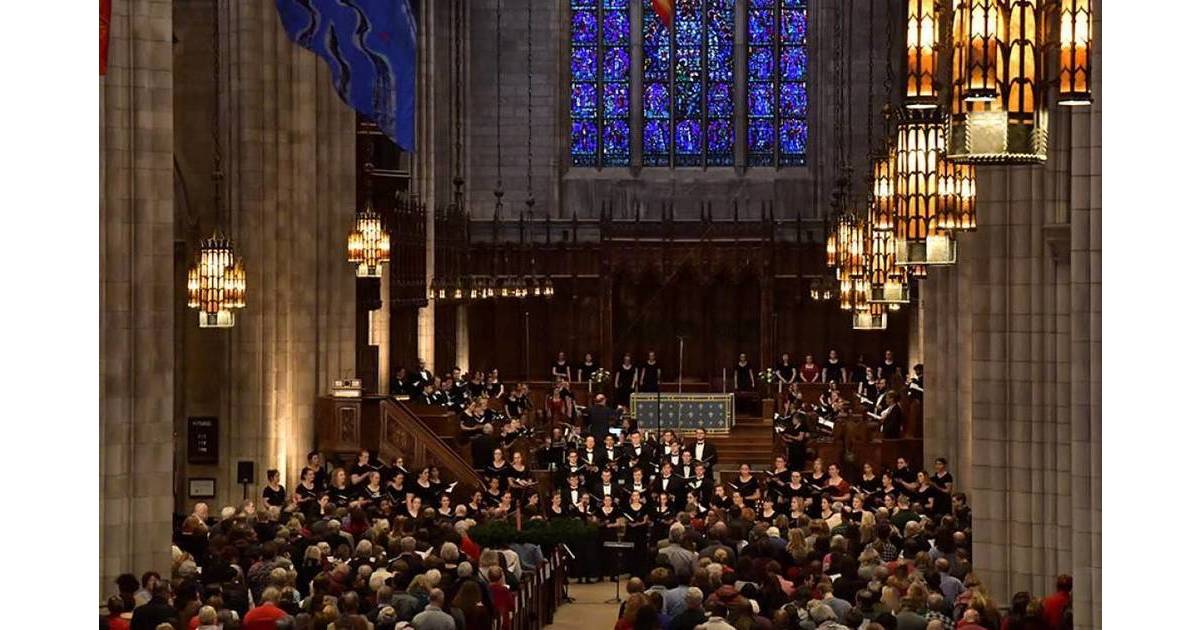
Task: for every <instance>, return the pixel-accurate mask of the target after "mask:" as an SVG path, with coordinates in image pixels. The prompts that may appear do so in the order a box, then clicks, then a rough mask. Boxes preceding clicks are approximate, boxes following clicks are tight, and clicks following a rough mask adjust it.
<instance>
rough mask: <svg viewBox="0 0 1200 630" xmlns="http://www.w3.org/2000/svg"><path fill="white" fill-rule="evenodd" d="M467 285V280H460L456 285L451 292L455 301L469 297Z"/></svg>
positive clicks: (451, 296)
mask: <svg viewBox="0 0 1200 630" xmlns="http://www.w3.org/2000/svg"><path fill="white" fill-rule="evenodd" d="M466 284H467V281H466V280H465V279H463V278H459V279H458V281H457V282H455V283H454V288H453V290H452V291H451V292H450V298H451V299H454V300H461V299H463V298H465V297H466V295H467V290H466Z"/></svg>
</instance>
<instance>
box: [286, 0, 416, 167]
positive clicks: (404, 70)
mask: <svg viewBox="0 0 1200 630" xmlns="http://www.w3.org/2000/svg"><path fill="white" fill-rule="evenodd" d="M275 6H276V8H278V9H279V20H280V21H281V22H282V23H283V28H284V30H285V31H287V34H288V38H289V39H291V40H292V41H294V42H296V43H297V44H299V45H301V46H303V47H305V48H307V49H309V50H311V51H313V52H315V53H317V54H318V55H320V56H321V58H323V59H324V60H325V62H326V63H328V64H329V69H330V70H331V71H332V72H333V85H334V87H335V88H337V92H338V94H339V95H340V96H341V97H342V100H343V101H345V102H346V104H348V105H350V106H351V107H353V108H354V109H355V110H356V111H358V112H359V113H360V114H362V115H364V116H366V117H368V118H370V119H371V120H373V121H375V124H377V125H379V129H380V130H381V131H383V133H384V134H385V135H386V136H387V137H389V138H391V139H392V142H395V143H396V144H397V145H398V146H399V147H400V148H401V149H404V150H405V151H412V150H413V145H414V141H413V136H414V133H413V120H414V118H413V108H414V102H415V100H416V99H415V96H416V65H417V64H416V62H417V22H416V19H415V18H414V16H413V11H412V6H411V5H410V4H409V0H275Z"/></svg>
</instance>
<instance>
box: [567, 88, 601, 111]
mask: <svg viewBox="0 0 1200 630" xmlns="http://www.w3.org/2000/svg"><path fill="white" fill-rule="evenodd" d="M596 97H597V92H596V84H595V83H572V84H571V116H573V117H576V118H589V117H592V116H595V115H596Z"/></svg>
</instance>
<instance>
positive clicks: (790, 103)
mask: <svg viewBox="0 0 1200 630" xmlns="http://www.w3.org/2000/svg"><path fill="white" fill-rule="evenodd" d="M779 115H780V116H786V117H788V118H804V117H805V116H807V115H808V88H807V87H806V86H805V85H804V84H803V83H782V84H780V86H779Z"/></svg>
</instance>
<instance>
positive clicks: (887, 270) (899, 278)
mask: <svg viewBox="0 0 1200 630" xmlns="http://www.w3.org/2000/svg"><path fill="white" fill-rule="evenodd" d="M868 271H869V274H870V275H869V280H870V294H869V295H868V296H867V302H869V303H873V304H874V303H882V304H896V305H900V304H907V303H908V299H909V287H908V271H906V270H905V268H904V267H901V266H899V265H897V264H896V238H895V235H894V234H893V233H892V232H891V231H890V230H888V231H883V230H874V231H872V233H871V257H870V259H869V264H868Z"/></svg>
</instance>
